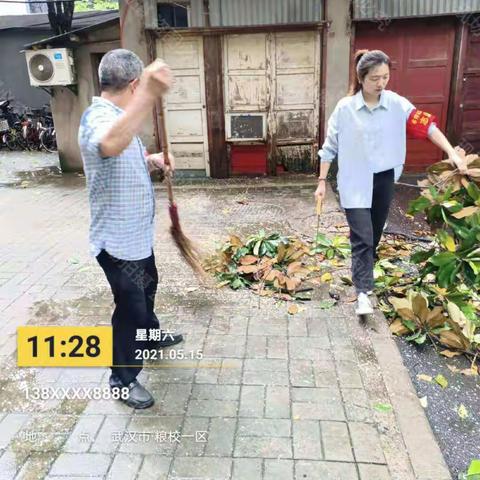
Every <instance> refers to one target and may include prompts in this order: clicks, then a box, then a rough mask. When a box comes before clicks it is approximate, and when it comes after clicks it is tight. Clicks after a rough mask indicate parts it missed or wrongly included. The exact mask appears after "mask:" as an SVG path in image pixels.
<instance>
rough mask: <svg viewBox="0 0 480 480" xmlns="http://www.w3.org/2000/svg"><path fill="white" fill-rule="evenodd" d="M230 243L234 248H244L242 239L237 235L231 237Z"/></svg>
mask: <svg viewBox="0 0 480 480" xmlns="http://www.w3.org/2000/svg"><path fill="white" fill-rule="evenodd" d="M230 243H231V244H232V245H233V246H234V247H243V242H242V240H241V238H240V237H237V236H236V235H230Z"/></svg>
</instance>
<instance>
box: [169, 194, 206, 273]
mask: <svg viewBox="0 0 480 480" xmlns="http://www.w3.org/2000/svg"><path fill="white" fill-rule="evenodd" d="M169 210H170V219H171V220H172V225H171V227H170V234H171V235H172V238H173V241H174V242H175V245H176V246H177V248H178V250H180V253H181V255H182V257H183V259H184V260H185V261H186V262H187V264H188V265H189V266H190V268H191V269H192V270H193V272H194V273H195V274H196V275H198V276H200V277H201V278H204V277H205V270H204V269H203V267H202V264H201V263H200V255H199V254H198V251H197V249H196V248H195V247H194V246H193V243H192V242H191V241H190V239H189V238H188V237H187V236H186V235H185V234H184V233H183V231H182V227H181V226H180V219H179V217H178V209H177V205H176V204H175V203H172V204H170V206H169Z"/></svg>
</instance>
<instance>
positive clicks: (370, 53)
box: [348, 50, 392, 95]
mask: <svg viewBox="0 0 480 480" xmlns="http://www.w3.org/2000/svg"><path fill="white" fill-rule="evenodd" d="M383 64H386V65H388V66H389V67H390V68H392V61H391V60H390V57H389V56H388V55H387V54H386V53H385V52H382V51H381V50H357V51H356V52H355V57H354V59H353V70H354V77H353V81H352V84H351V85H350V90H349V92H348V94H349V95H355V94H356V93H357V92H359V91H360V90H361V89H362V84H361V82H363V80H364V79H365V77H366V76H367V74H368V72H369V71H370V70H371V69H372V68H375V67H378V66H379V65H383Z"/></svg>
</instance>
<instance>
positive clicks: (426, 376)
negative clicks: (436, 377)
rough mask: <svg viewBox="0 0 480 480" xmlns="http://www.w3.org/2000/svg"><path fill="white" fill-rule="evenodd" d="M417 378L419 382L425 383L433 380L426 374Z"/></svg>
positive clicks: (420, 374) (421, 374)
mask: <svg viewBox="0 0 480 480" xmlns="http://www.w3.org/2000/svg"><path fill="white" fill-rule="evenodd" d="M417 378H418V379H419V380H422V381H423V382H431V381H432V380H433V378H432V377H431V376H430V375H425V374H424V373H419V374H418V375H417Z"/></svg>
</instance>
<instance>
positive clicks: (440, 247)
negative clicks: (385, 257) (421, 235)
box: [389, 155, 480, 354]
mask: <svg viewBox="0 0 480 480" xmlns="http://www.w3.org/2000/svg"><path fill="white" fill-rule="evenodd" d="M467 163H468V166H469V170H468V174H467V176H463V175H460V174H459V173H458V172H457V171H456V170H454V168H453V167H452V165H450V164H449V163H448V162H440V163H438V164H435V165H432V166H431V167H430V168H429V169H428V179H427V180H425V181H423V182H422V183H421V186H423V187H424V189H423V190H422V193H421V195H420V196H419V197H418V198H416V199H415V200H413V201H412V202H411V203H410V205H409V209H408V214H410V215H416V214H423V215H424V216H425V219H426V220H427V222H428V223H429V225H430V227H431V229H432V233H433V234H434V235H435V237H434V242H433V244H432V245H431V246H430V248H429V249H428V250H418V251H415V252H414V253H413V254H412V255H411V257H410V260H411V262H412V263H413V264H416V265H417V266H418V269H419V275H418V277H417V279H416V280H415V281H414V287H415V289H416V290H417V291H419V292H421V293H422V295H424V296H425V299H426V301H427V302H429V303H430V304H431V305H436V306H437V307H438V308H442V309H443V311H444V312H445V313H444V315H445V316H446V318H447V324H446V325H444V327H445V328H443V327H442V326H441V325H436V328H435V329H430V330H429V331H427V329H423V331H422V329H420V328H419V325H418V322H416V323H411V322H410V321H411V320H412V319H410V321H409V319H407V318H404V315H402V312H400V311H399V310H398V301H399V300H402V301H403V300H406V299H398V298H394V299H393V300H392V299H389V300H390V303H391V304H392V305H393V306H394V309H395V311H396V313H397V315H399V317H400V319H401V323H399V322H398V321H396V322H397V323H396V324H392V326H393V329H392V330H396V331H395V333H398V334H406V333H408V332H407V331H406V330H408V331H409V332H410V334H409V336H408V337H407V340H411V341H415V342H417V343H423V342H424V341H425V338H424V333H427V335H428V336H435V337H436V338H437V339H438V340H439V341H440V342H441V343H443V344H444V345H446V346H448V347H449V348H454V349H460V350H464V351H468V352H471V353H473V354H475V352H478V351H479V350H478V349H479V340H480V334H479V333H480V332H479V330H478V329H479V328H480V316H479V312H480V301H479V300H480V299H479V286H480V186H479V185H480V176H479V175H480V169H479V167H480V158H479V157H477V156H475V155H473V156H468V157H467ZM390 287H391V285H390ZM396 293H398V292H396ZM408 298H411V294H410V292H409V294H408V295H407V299H408ZM412 308H413V307H412ZM403 313H404V314H405V311H403ZM424 313H425V311H424ZM407 315H411V312H410V313H409V314H407ZM397 320H398V319H397ZM438 322H441V317H440V316H437V317H436V319H435V322H434V323H438ZM412 327H415V328H414V329H412Z"/></svg>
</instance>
